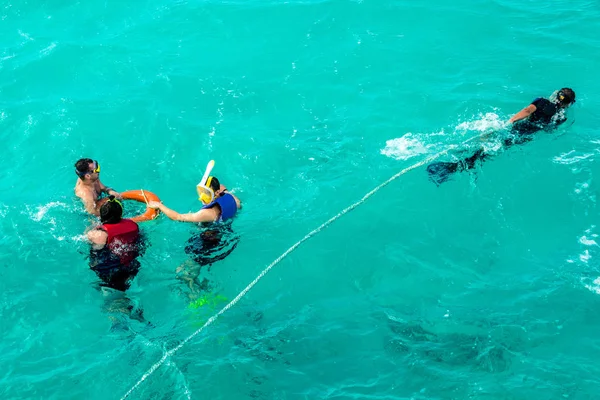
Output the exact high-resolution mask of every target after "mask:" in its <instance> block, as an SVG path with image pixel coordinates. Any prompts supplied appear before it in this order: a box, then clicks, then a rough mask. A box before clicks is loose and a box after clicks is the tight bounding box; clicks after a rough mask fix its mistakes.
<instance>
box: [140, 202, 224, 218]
mask: <svg viewBox="0 0 600 400" xmlns="http://www.w3.org/2000/svg"><path fill="white" fill-rule="evenodd" d="M148 207H150V208H154V209H158V210H160V211H161V212H162V213H163V214H165V215H166V216H167V217H168V218H170V219H172V220H173V221H181V222H214V221H216V220H217V218H219V215H218V214H217V211H216V210H215V208H208V209H202V210H200V211H198V212H195V213H188V214H179V213H178V212H177V211H175V210H171V209H170V208H169V207H167V206H165V205H164V204H162V203H160V202H158V201H150V202H148Z"/></svg>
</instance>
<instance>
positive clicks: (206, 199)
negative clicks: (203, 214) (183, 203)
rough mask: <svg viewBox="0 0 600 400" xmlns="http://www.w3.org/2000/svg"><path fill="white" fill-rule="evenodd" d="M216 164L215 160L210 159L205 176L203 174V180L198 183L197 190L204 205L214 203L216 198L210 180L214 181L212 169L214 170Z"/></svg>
mask: <svg viewBox="0 0 600 400" xmlns="http://www.w3.org/2000/svg"><path fill="white" fill-rule="evenodd" d="M214 166H215V161H214V160H210V161H209V163H208V165H207V166H206V171H204V176H202V180H201V181H200V183H198V185H196V190H197V191H198V200H200V201H201V202H202V203H203V204H204V205H206V204H210V203H212V201H213V200H214V199H215V192H214V191H213V190H212V189H211V188H210V182H211V181H212V179H213V178H212V176H210V171H212V169H213V167H214Z"/></svg>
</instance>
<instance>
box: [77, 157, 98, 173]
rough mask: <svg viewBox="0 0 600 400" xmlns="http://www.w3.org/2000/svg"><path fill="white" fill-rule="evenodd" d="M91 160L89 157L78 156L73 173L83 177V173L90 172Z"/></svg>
mask: <svg viewBox="0 0 600 400" xmlns="http://www.w3.org/2000/svg"><path fill="white" fill-rule="evenodd" d="M93 162H94V160H92V159H91V158H80V159H79V160H77V162H76V163H75V173H76V174H77V175H78V176H80V177H83V176H84V175H85V174H87V173H88V172H90V164H91V163H93Z"/></svg>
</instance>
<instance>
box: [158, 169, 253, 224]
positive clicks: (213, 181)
mask: <svg viewBox="0 0 600 400" xmlns="http://www.w3.org/2000/svg"><path fill="white" fill-rule="evenodd" d="M214 165H215V162H214V161H213V160H211V161H210V162H209V163H208V166H207V167H206V171H205V172H204V176H203V177H202V180H201V181H200V183H198V185H197V186H196V190H197V191H198V196H199V198H198V200H200V201H201V202H202V204H204V205H203V206H202V208H201V209H200V210H199V211H197V212H195V213H186V214H180V213H178V212H177V211H174V210H171V209H170V208H169V207H167V206H165V205H164V204H163V203H162V202H158V201H150V202H148V207H150V208H154V209H158V210H160V211H161V212H162V213H163V214H165V215H166V216H167V217H168V218H170V219H172V220H174V221H181V222H195V223H199V222H225V221H227V220H229V219H231V218H233V217H234V216H235V214H236V213H237V211H238V210H239V209H240V208H242V203H241V202H240V199H238V198H237V197H236V196H234V195H233V194H231V193H229V192H228V191H227V188H226V187H225V186H223V185H221V183H220V182H219V180H218V179H217V178H215V177H214V176H210V172H211V170H212V168H213V167H214Z"/></svg>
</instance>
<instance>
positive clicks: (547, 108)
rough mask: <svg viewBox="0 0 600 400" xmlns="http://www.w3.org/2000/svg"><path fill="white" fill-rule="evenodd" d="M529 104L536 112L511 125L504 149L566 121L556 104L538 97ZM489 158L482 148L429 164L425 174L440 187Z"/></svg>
mask: <svg viewBox="0 0 600 400" xmlns="http://www.w3.org/2000/svg"><path fill="white" fill-rule="evenodd" d="M531 104H533V105H534V106H535V107H536V110H535V111H534V112H533V113H532V114H531V115H530V116H529V117H528V118H527V119H524V120H521V121H517V122H515V123H514V124H513V126H512V128H511V130H510V135H509V137H507V138H506V139H504V141H503V143H504V146H505V147H506V148H508V147H510V146H512V145H515V144H523V143H526V142H529V141H530V140H532V139H533V136H532V135H533V134H534V133H536V132H538V131H540V130H548V129H554V128H556V127H557V126H558V125H560V124H562V123H564V122H565V121H566V120H567V118H566V117H565V116H564V115H560V114H559V111H560V110H561V108H560V107H559V106H558V104H556V103H553V102H551V101H550V100H548V99H545V98H543V97H538V98H536V99H535V100H533V101H532V102H531ZM489 156H490V155H489V154H486V153H485V150H484V149H483V148H480V149H479V150H477V151H476V152H475V154H473V155H472V156H470V157H467V158H464V159H462V160H460V161H456V162H434V163H431V164H429V166H427V173H428V174H429V179H431V180H432V181H433V182H434V183H436V184H437V185H440V184H442V183H443V182H445V181H447V180H448V179H450V176H451V175H452V174H453V173H455V172H460V171H465V170H469V169H471V168H473V167H474V166H475V164H476V162H477V161H480V162H483V161H484V160H485V159H486V158H488V157H489Z"/></svg>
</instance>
